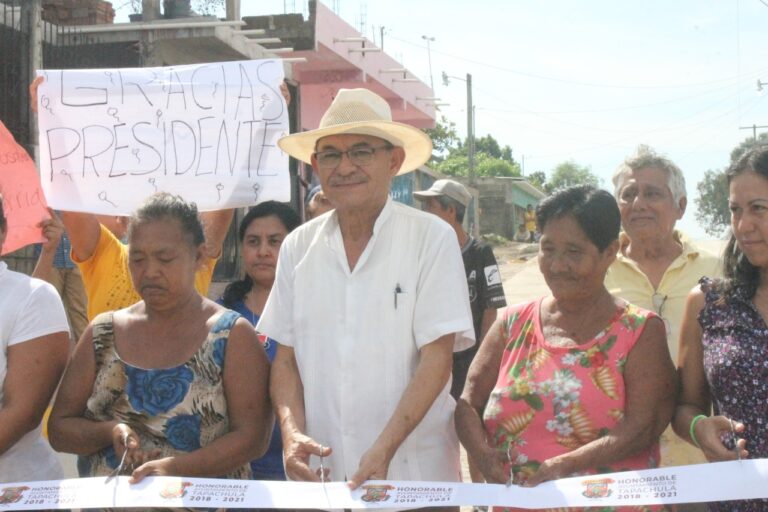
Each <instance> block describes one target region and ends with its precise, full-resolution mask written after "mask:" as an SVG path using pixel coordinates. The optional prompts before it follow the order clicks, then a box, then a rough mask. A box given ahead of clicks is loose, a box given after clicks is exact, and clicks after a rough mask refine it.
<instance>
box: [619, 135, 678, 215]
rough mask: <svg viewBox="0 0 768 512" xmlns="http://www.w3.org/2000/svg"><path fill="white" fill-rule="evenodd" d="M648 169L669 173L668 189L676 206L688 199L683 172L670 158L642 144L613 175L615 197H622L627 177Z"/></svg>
mask: <svg viewBox="0 0 768 512" xmlns="http://www.w3.org/2000/svg"><path fill="white" fill-rule="evenodd" d="M646 167H655V168H657V169H661V170H662V171H664V172H666V173H667V187H668V188H669V191H670V192H671V193H672V198H673V199H674V201H675V204H678V205H679V204H680V200H681V199H682V198H684V197H687V194H686V192H685V176H683V171H681V170H680V168H679V167H678V166H677V165H675V164H674V162H672V160H670V159H669V158H666V157H664V156H661V155H659V154H658V153H656V152H655V151H654V150H653V149H651V148H650V147H649V146H646V145H645V144H641V145H639V146H637V151H635V154H634V155H632V156H629V157H627V159H626V160H624V163H622V164H621V165H620V166H619V167H618V168H617V169H616V172H614V173H613V178H612V179H611V181H612V182H613V187H614V189H613V195H614V196H615V197H616V199H617V200H618V199H619V198H620V196H621V187H622V186H623V185H624V182H625V181H626V179H627V175H628V174H629V173H631V172H633V171H637V170H639V169H645V168H646Z"/></svg>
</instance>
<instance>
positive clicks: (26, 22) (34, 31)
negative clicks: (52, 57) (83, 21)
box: [19, 0, 43, 156]
mask: <svg viewBox="0 0 768 512" xmlns="http://www.w3.org/2000/svg"><path fill="white" fill-rule="evenodd" d="M42 15H43V2H42V0H29V1H28V2H22V4H21V27H22V32H26V36H27V38H28V41H29V53H28V54H27V55H26V58H25V59H24V61H23V62H26V63H27V64H26V66H25V67H24V74H23V75H22V76H24V78H23V80H25V82H24V83H30V82H32V80H34V79H35V71H36V70H38V69H43V30H42V25H43V18H42ZM19 105H20V106H21V108H22V112H23V114H22V119H23V118H24V117H25V116H27V115H28V116H29V143H30V145H32V146H33V147H34V149H35V153H36V152H37V143H38V140H37V117H36V116H34V115H29V104H28V103H27V102H24V101H20V102H19ZM35 156H36V155H35Z"/></svg>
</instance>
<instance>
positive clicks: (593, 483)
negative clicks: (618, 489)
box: [581, 478, 613, 498]
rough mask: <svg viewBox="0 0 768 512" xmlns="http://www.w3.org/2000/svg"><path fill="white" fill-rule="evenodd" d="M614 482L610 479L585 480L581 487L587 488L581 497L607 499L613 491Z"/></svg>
mask: <svg viewBox="0 0 768 512" xmlns="http://www.w3.org/2000/svg"><path fill="white" fill-rule="evenodd" d="M612 483H613V480H612V479H610V478H594V479H591V480H584V481H583V482H581V485H583V486H585V487H586V488H585V489H584V491H582V493H581V495H582V496H584V497H586V498H607V497H608V496H610V495H611V494H612V493H613V491H611V488H610V485H611V484H612Z"/></svg>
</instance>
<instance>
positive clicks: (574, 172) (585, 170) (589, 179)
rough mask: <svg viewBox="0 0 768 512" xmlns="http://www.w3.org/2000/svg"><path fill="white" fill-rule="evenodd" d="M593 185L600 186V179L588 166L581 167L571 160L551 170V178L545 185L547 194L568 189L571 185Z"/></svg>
mask: <svg viewBox="0 0 768 512" xmlns="http://www.w3.org/2000/svg"><path fill="white" fill-rule="evenodd" d="M584 184H588V185H594V186H596V187H598V186H600V178H598V177H597V176H595V175H594V174H592V170H591V169H590V167H589V166H588V165H585V166H581V165H579V164H577V163H576V162H574V161H573V160H568V161H567V162H563V163H561V164H559V165H558V166H557V167H555V168H554V169H553V170H552V177H551V178H550V179H549V182H548V183H547V184H546V185H545V188H546V189H547V192H554V191H555V190H558V189H561V188H565V187H570V186H571V185H584Z"/></svg>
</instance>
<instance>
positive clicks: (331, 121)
mask: <svg viewBox="0 0 768 512" xmlns="http://www.w3.org/2000/svg"><path fill="white" fill-rule="evenodd" d="M344 134H354V135H370V136H373V137H379V138H380V139H384V140H386V141H388V142H390V143H391V144H392V145H393V146H399V147H401V148H403V149H404V150H405V160H404V161H403V165H402V166H400V171H398V174H403V173H406V172H408V171H412V170H414V169H416V168H417V167H419V166H420V165H423V164H424V163H425V162H426V161H427V160H429V158H430V157H431V156H432V141H431V140H430V138H429V136H428V135H427V134H426V133H424V132H423V131H421V130H419V129H418V128H414V127H413V126H409V125H407V124H403V123H396V122H394V121H392V111H391V110H390V108H389V104H388V103H387V102H386V101H385V100H384V98H382V97H381V96H379V95H377V94H375V93H373V92H371V91H369V90H368V89H339V92H338V94H337V95H336V97H335V98H334V99H333V102H332V103H331V106H330V107H328V110H327V111H326V112H325V114H323V118H322V119H321V120H320V126H319V127H318V128H317V129H316V130H309V131H306V132H301V133H294V134H291V135H286V136H285V137H282V138H281V139H280V140H279V141H278V142H277V145H278V146H280V149H282V150H283V151H285V152H286V153H288V154H289V155H291V156H292V157H294V158H296V159H298V160H301V161H302V162H306V163H308V164H311V163H312V153H314V152H315V146H316V144H317V141H318V140H319V139H321V138H323V137H328V136H329V135H344Z"/></svg>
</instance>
